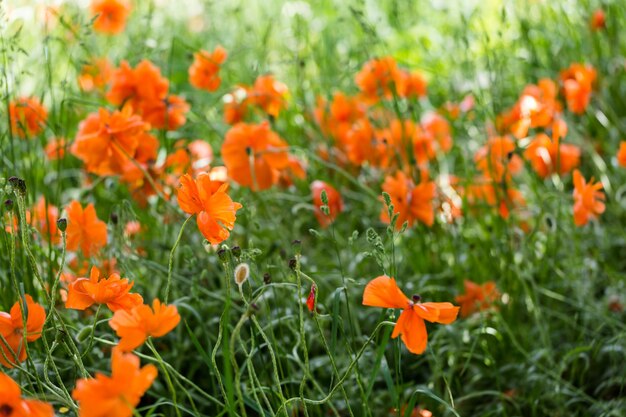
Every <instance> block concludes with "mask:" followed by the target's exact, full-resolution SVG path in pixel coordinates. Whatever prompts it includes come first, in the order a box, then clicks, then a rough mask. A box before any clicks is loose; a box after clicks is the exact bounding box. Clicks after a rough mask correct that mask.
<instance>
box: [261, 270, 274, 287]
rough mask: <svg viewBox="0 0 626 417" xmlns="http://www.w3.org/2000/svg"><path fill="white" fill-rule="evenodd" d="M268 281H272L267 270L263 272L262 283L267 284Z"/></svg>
mask: <svg viewBox="0 0 626 417" xmlns="http://www.w3.org/2000/svg"><path fill="white" fill-rule="evenodd" d="M270 282H272V276H271V275H270V273H269V272H266V273H265V274H263V283H264V284H265V285H267V284H269V283H270Z"/></svg>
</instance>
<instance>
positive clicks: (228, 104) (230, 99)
mask: <svg viewBox="0 0 626 417" xmlns="http://www.w3.org/2000/svg"><path fill="white" fill-rule="evenodd" d="M249 93H250V92H249V91H248V88H247V87H246V86H242V85H240V86H237V87H236V88H235V89H234V90H233V92H232V93H229V94H226V95H224V121H225V122H226V123H228V124H229V125H234V124H236V123H239V122H241V121H243V119H244V118H245V117H246V114H247V113H248V105H249V102H248V95H249Z"/></svg>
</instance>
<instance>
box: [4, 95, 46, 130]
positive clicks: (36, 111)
mask: <svg viewBox="0 0 626 417" xmlns="http://www.w3.org/2000/svg"><path fill="white" fill-rule="evenodd" d="M9 118H10V119H11V131H12V132H13V133H14V134H16V135H17V136H19V137H21V138H25V137H28V136H33V135H36V134H38V133H39V132H41V131H42V130H43V128H44V126H45V124H46V120H48V111H47V110H46V108H45V107H44V106H43V105H42V104H41V102H40V101H39V100H38V99H37V98H35V97H20V98H18V99H17V100H15V101H11V102H10V103H9Z"/></svg>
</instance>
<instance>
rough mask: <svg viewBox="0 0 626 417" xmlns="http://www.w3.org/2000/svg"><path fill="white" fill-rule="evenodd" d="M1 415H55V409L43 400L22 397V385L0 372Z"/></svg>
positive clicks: (4, 416)
mask: <svg viewBox="0 0 626 417" xmlns="http://www.w3.org/2000/svg"><path fill="white" fill-rule="evenodd" d="M0 416H2V417H54V409H53V408H52V406H51V405H50V404H48V403H45V402H42V401H37V400H25V399H22V390H21V389H20V386H19V385H17V383H16V382H15V381H13V380H12V379H11V378H10V377H9V376H8V375H6V374H3V373H2V372H0Z"/></svg>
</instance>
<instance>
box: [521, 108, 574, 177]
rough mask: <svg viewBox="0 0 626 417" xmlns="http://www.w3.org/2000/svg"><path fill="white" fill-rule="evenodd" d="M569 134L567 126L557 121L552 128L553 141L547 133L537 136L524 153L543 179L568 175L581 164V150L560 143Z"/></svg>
mask: <svg viewBox="0 0 626 417" xmlns="http://www.w3.org/2000/svg"><path fill="white" fill-rule="evenodd" d="M566 134H567V125H566V124H565V122H564V121H562V120H560V119H557V120H556V121H555V122H554V124H553V127H552V139H550V137H549V136H548V135H546V134H545V133H539V134H537V135H536V136H535V137H534V138H533V140H532V141H531V142H530V144H529V145H528V147H527V148H526V150H525V151H524V157H525V158H526V159H527V160H529V161H530V163H531V165H532V167H533V169H534V170H535V171H536V172H537V174H539V176H540V177H541V178H546V177H547V176H548V175H551V174H553V173H558V174H559V175H563V174H566V173H568V172H570V171H572V170H573V169H574V168H576V167H577V166H578V164H579V163H580V148H579V147H578V146H576V145H572V144H569V143H560V139H561V138H562V137H564V136H565V135H566Z"/></svg>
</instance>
